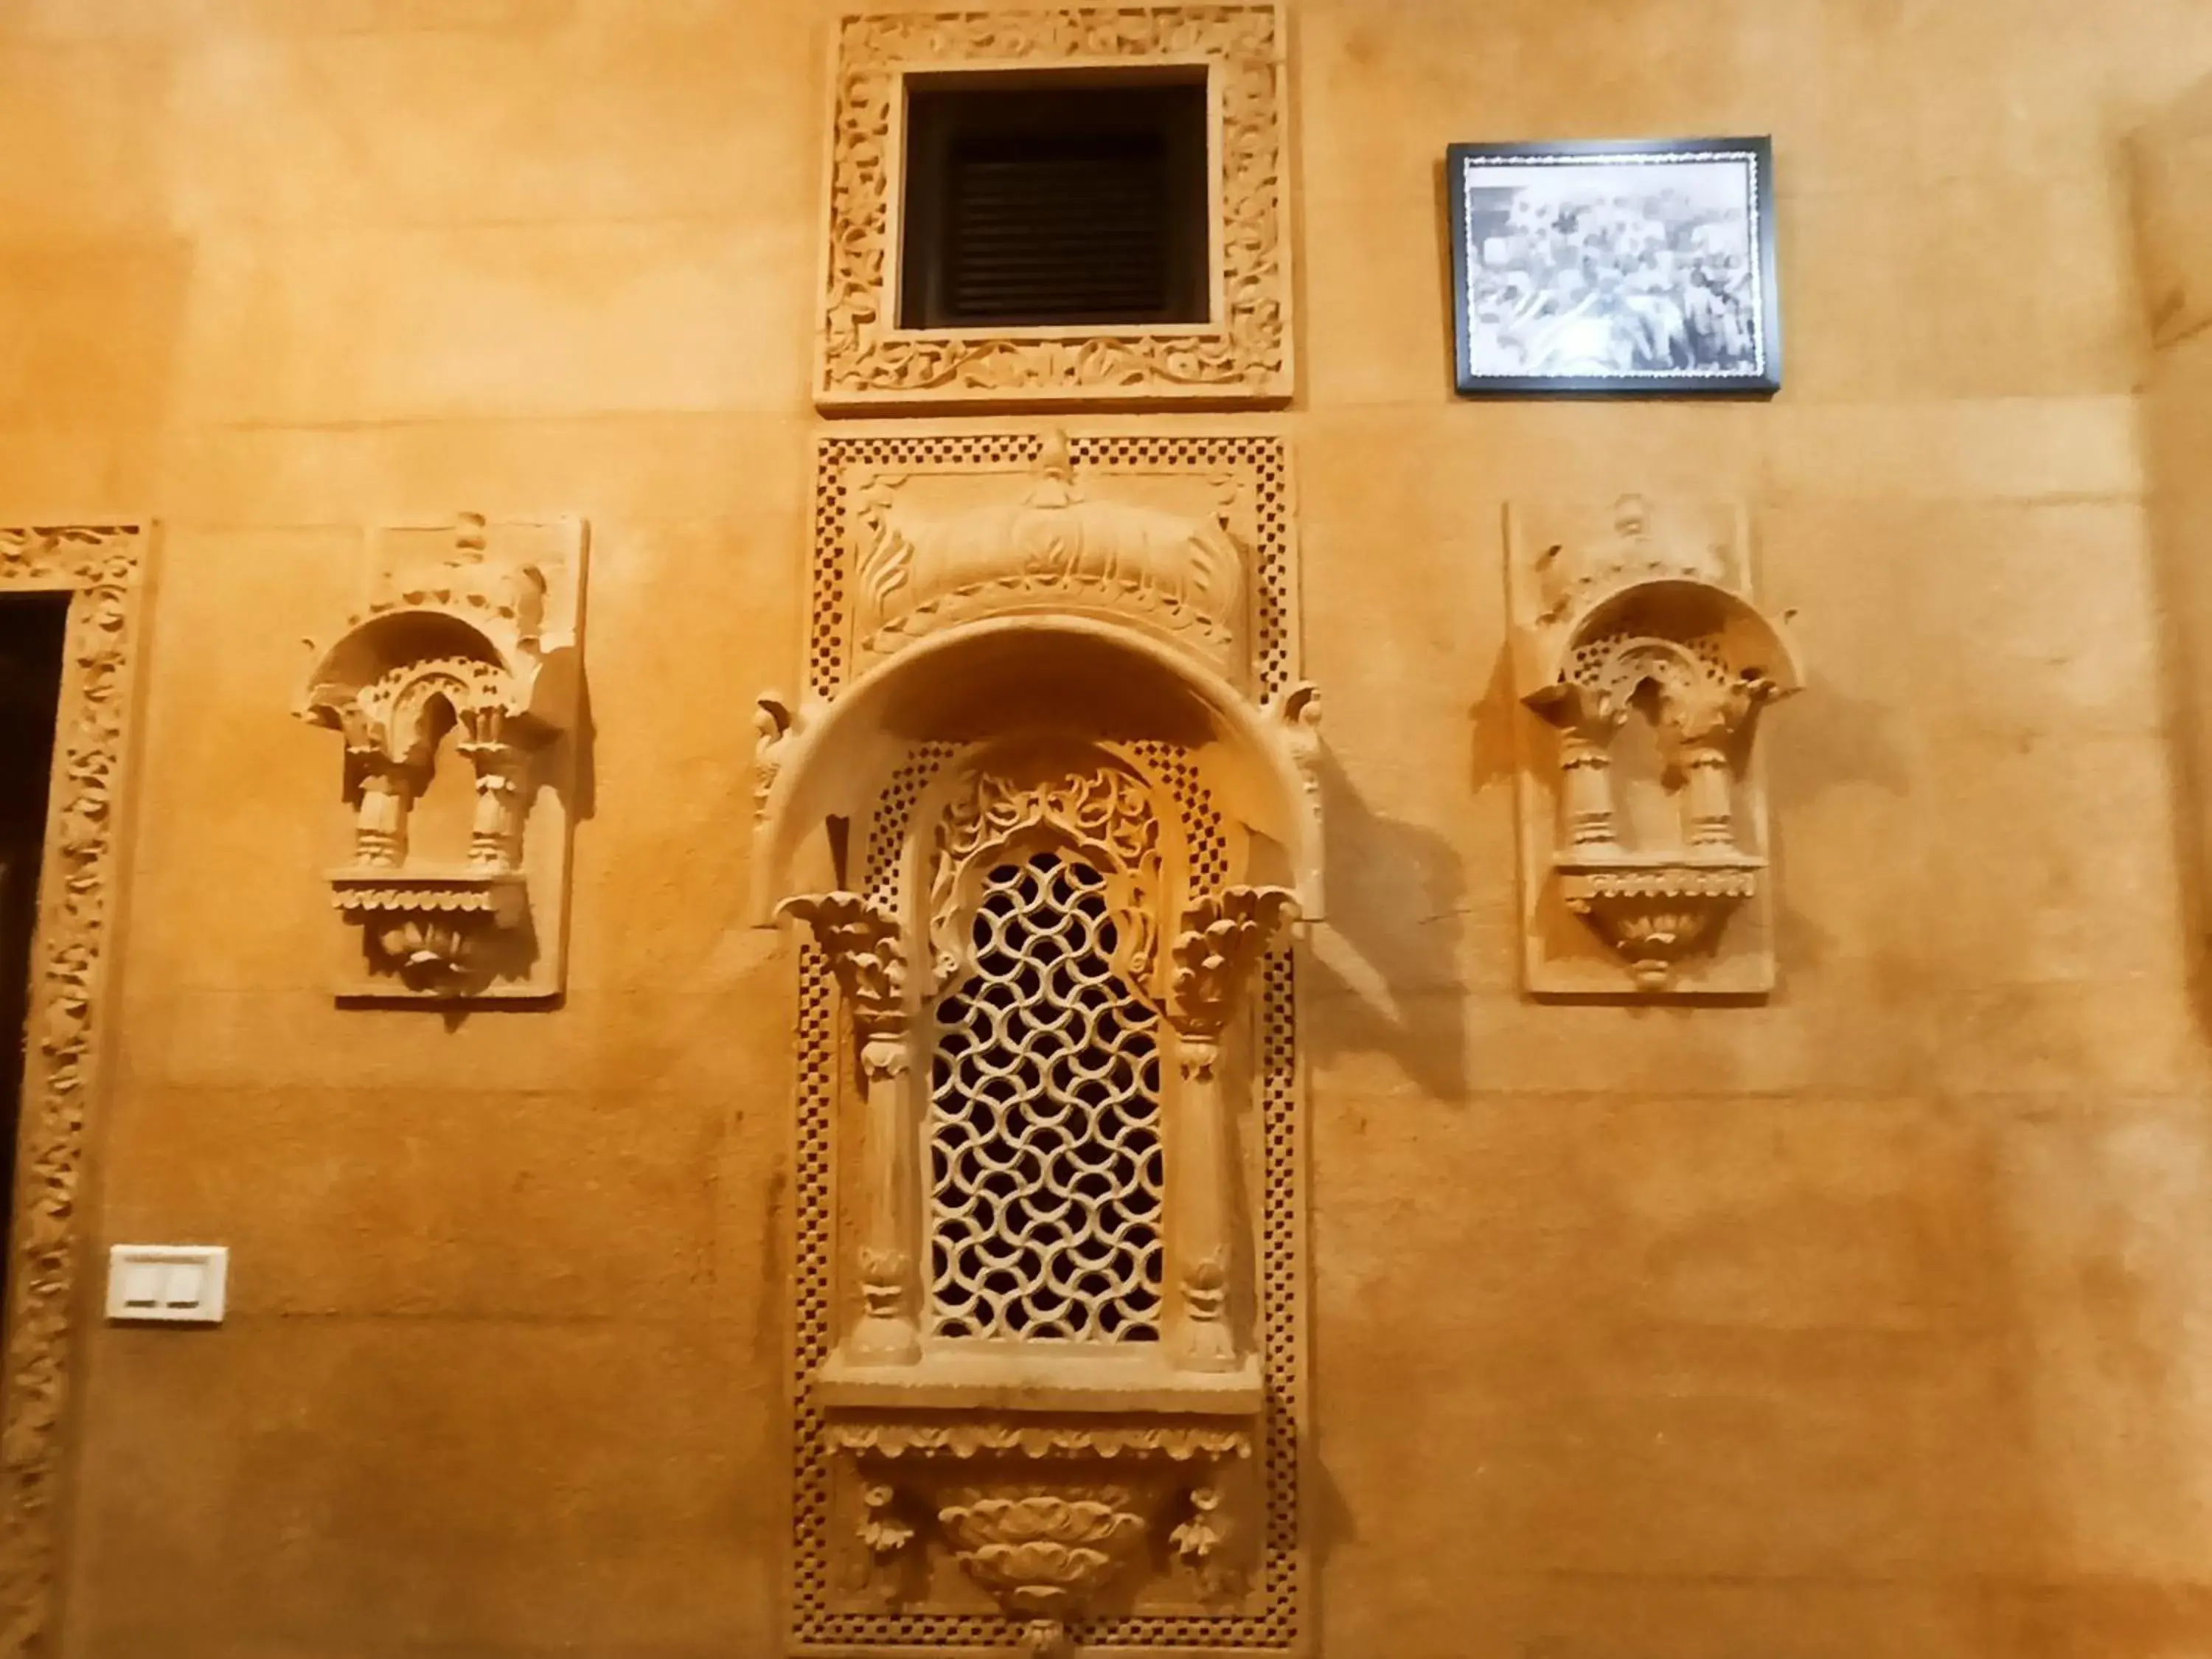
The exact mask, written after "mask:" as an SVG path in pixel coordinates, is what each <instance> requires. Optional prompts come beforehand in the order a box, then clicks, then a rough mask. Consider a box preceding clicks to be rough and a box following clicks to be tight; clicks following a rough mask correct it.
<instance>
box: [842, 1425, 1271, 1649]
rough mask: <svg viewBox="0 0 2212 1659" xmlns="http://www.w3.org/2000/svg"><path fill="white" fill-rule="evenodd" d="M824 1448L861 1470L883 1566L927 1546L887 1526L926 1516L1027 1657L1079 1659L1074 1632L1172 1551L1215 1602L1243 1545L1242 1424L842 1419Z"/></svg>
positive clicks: (872, 1536)
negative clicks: (1231, 1488) (1237, 1521)
mask: <svg viewBox="0 0 2212 1659" xmlns="http://www.w3.org/2000/svg"><path fill="white" fill-rule="evenodd" d="M824 1443H825V1446H826V1449H828V1450H829V1453H830V1455H832V1456H833V1457H836V1458H840V1459H842V1460H845V1461H847V1462H849V1463H850V1464H851V1465H852V1466H853V1467H854V1468H855V1470H856V1471H857V1474H858V1479H859V1481H860V1487H859V1491H860V1522H859V1528H860V1543H861V1544H862V1545H863V1547H865V1548H866V1550H867V1551H868V1552H869V1553H870V1554H871V1556H872V1558H874V1559H877V1560H878V1561H879V1562H880V1561H883V1560H884V1559H887V1558H889V1557H890V1556H893V1555H896V1554H897V1553H901V1552H903V1551H906V1550H909V1549H912V1548H914V1547H916V1546H917V1545H918V1544H919V1543H921V1542H922V1541H923V1540H922V1539H921V1534H919V1533H918V1532H917V1530H916V1529H915V1527H914V1526H913V1525H912V1524H911V1523H910V1522H908V1521H906V1520H905V1519H903V1518H895V1519H891V1520H889V1521H888V1522H887V1520H886V1517H902V1516H906V1515H914V1516H927V1517H928V1518H929V1519H930V1520H932V1521H933V1522H935V1528H934V1534H933V1538H932V1539H931V1540H930V1541H929V1542H930V1543H932V1544H933V1547H936V1548H939V1549H941V1550H942V1552H943V1553H945V1555H947V1556H949V1557H950V1558H951V1559H952V1560H953V1561H955V1562H957V1564H958V1565H959V1567H960V1568H961V1570H962V1571H963V1572H964V1573H965V1574H966V1576H967V1577H968V1578H969V1580H970V1581H971V1582H972V1583H975V1585H976V1586H977V1587H978V1588H980V1589H983V1590H985V1591H986V1592H987V1593H988V1594H989V1595H991V1596H992V1597H993V1598H994V1600H995V1601H998V1603H999V1604H1000V1607H1003V1608H1004V1609H1005V1611H1006V1613H1007V1615H1008V1616H1009V1617H1010V1618H1012V1619H1013V1620H1017V1621H1018V1630H1019V1632H1020V1640H1021V1642H1022V1643H1023V1644H1024V1651H1025V1652H1029V1653H1034V1654H1064V1653H1066V1652H1067V1651H1069V1650H1070V1649H1071V1643H1070V1640H1069V1626H1070V1625H1071V1624H1072V1623H1073V1622H1075V1621H1078V1620H1082V1619H1083V1618H1085V1616H1087V1615H1088V1614H1090V1613H1091V1612H1092V1611H1093V1610H1094V1608H1095V1607H1097V1603H1098V1601H1099V1600H1100V1598H1101V1597H1102V1596H1104V1595H1108V1594H1109V1592H1111V1591H1112V1590H1113V1589H1115V1586H1116V1583H1117V1582H1118V1581H1121V1580H1124V1579H1126V1578H1127V1577H1130V1576H1131V1575H1132V1574H1133V1573H1134V1572H1135V1571H1136V1570H1137V1568H1138V1566H1139V1563H1140V1562H1141V1561H1142V1560H1143V1559H1146V1557H1147V1556H1148V1555H1150V1554H1151V1553H1152V1552H1153V1551H1154V1550H1155V1549H1156V1548H1157V1547H1158V1546H1159V1545H1160V1544H1161V1543H1163V1542H1164V1544H1165V1546H1166V1547H1168V1548H1169V1549H1170V1551H1171V1552H1172V1553H1174V1555H1175V1556H1176V1559H1180V1560H1181V1561H1182V1563H1183V1564H1184V1565H1185V1566H1186V1567H1187V1568H1188V1570H1189V1571H1190V1572H1191V1574H1192V1575H1193V1577H1194V1579H1196V1580H1197V1581H1198V1582H1199V1583H1201V1584H1202V1585H1203V1586H1204V1587H1205V1589H1206V1591H1207V1593H1209V1594H1218V1593H1219V1591H1220V1589H1221V1588H1222V1586H1223V1584H1224V1583H1225V1582H1226V1579H1225V1569H1224V1567H1223V1563H1224V1560H1225V1557H1226V1554H1227V1553H1228V1552H1229V1547H1230V1546H1231V1543H1232V1541H1233V1534H1232V1530H1231V1527H1230V1524H1229V1522H1227V1521H1226V1519H1225V1518H1224V1516H1223V1515H1222V1513H1221V1510H1222V1503H1223V1498H1222V1487H1221V1484H1220V1483H1221V1480H1222V1478H1223V1472H1224V1471H1225V1469H1227V1468H1233V1467H1235V1466H1236V1465H1238V1464H1249V1462H1250V1461H1251V1459H1252V1455H1253V1449H1254V1441H1253V1434H1252V1430H1251V1427H1250V1426H1249V1425H1247V1424H1243V1423H1200V1422H1191V1421H1184V1422H1179V1423H1163V1424H1152V1425H1146V1426H1143V1427H1132V1426H1126V1425H1115V1424H1112V1423H1106V1422H1099V1423H1079V1422H1073V1421H1068V1420H1061V1421H1057V1422H1054V1423H1050V1424H1024V1423H1020V1422H1017V1421H1012V1420H1009V1419H1005V1418H993V1417H978V1416H973V1415H968V1416H963V1417H962V1418H959V1419H954V1420H950V1421H939V1422H926V1421H915V1420H897V1419H881V1418H878V1419H869V1420H861V1421H848V1420H836V1419H833V1420H832V1421H831V1422H830V1424H829V1425H828V1427H827V1428H826V1429H825V1431H824ZM1174 1516H1181V1517H1182V1518H1181V1519H1179V1520H1173V1521H1172V1524H1171V1525H1170V1521H1171V1518H1172V1517H1174ZM1163 1527H1169V1530H1168V1532H1167V1533H1166V1534H1165V1535H1164V1538H1163V1536H1162V1534H1161V1528H1163ZM887 1546H888V1547H887Z"/></svg>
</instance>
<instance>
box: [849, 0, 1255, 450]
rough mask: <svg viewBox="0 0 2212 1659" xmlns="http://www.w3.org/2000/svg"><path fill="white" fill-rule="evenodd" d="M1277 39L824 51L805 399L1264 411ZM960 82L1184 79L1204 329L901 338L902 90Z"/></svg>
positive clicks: (1236, 9) (1242, 32) (1218, 30)
mask: <svg viewBox="0 0 2212 1659" xmlns="http://www.w3.org/2000/svg"><path fill="white" fill-rule="evenodd" d="M1284 41H1285V32H1284V26H1283V18H1282V15H1281V13H1280V11H1279V9H1278V8H1276V7H1275V6H1273V5H1267V4H1258V5H1255V4H1234V3H1232V4H1225V5H1133V6H1123V7H1103V8H1085V9H1075V8H1067V9H1056V10H1043V11H1031V10H1023V9H1012V8H1009V9H976V10H965V11H945V12H927V11H908V12H897V13H881V14H873V15H859V16H851V17H848V18H847V19H845V21H844V23H843V26H842V29H841V31H840V33H839V36H838V44H837V65H836V100H835V101H836V125H835V128H834V130H833V133H832V137H831V149H830V181H829V224H828V228H827V233H826V234H827V240H828V249H829V252H828V258H827V260H826V262H825V266H824V270H825V286H824V290H823V296H822V313H821V318H820V322H819V325H818V329H817V343H816V350H815V401H816V402H817V404H820V405H821V406H822V407H823V408H824V409H829V410H860V409H866V408H869V407H871V406H878V405H896V404H908V405H911V404H942V405H950V406H957V405H960V404H970V405H972V404H979V403H980V404H994V405H1004V404H1009V403H1026V404H1040V403H1042V404H1073V403H1121V404H1129V403H1140V402H1148V401H1152V400H1156V399H1170V400H1176V399H1181V400H1189V399H1202V400H1204V401H1206V402H1207V403H1210V404H1222V403H1232V402H1233V403H1280V402H1283V401H1285V400H1286V399H1287V398H1289V397H1290V395H1291V326H1290V311H1291V255H1290V247H1291V243H1290V237H1289V234H1288V227H1287V220H1288V214H1289V206H1288V191H1287V188H1286V181H1285V168H1284V161H1283V157H1284V110H1283V105H1284V96H1283V86H1284V79H1285V76H1284V61H1283V58H1284ZM968 67H973V68H977V69H988V70H992V71H995V72H1001V73H1003V72H1005V71H1006V70H1010V69H1016V70H1022V69H1030V70H1062V71H1065V70H1079V71H1085V72H1089V73H1093V74H1097V73H1111V72H1113V71H1115V70H1145V69H1147V68H1149V69H1152V70H1168V71H1170V72H1182V73H1190V72H1193V71H1196V72H1197V73H1200V74H1202V75H1203V76H1205V77H1206V80H1207V82H1209V85H1210V88H1211V91H1212V97H1213V100H1214V104H1215V107H1216V108H1217V110H1218V127H1217V131H1216V137H1215V138H1214V140H1213V142H1212V145H1211V155H1210V161H1211V166H1212V171H1213V173H1214V177H1215V181H1216V188H1215V190H1214V191H1212V198H1213V201H1214V204H1215V206H1214V220H1215V222H1214V226H1213V232H1212V236H1211V237H1210V238H1209V242H1210V245H1211V246H1212V248H1213V249H1214V250H1215V254H1214V270H1213V271H1212V281H1211V283H1209V289H1210V292H1211V295H1212V297H1211V301H1210V304H1209V313H1210V315H1209V318H1208V320H1207V321H1206V322H1204V323H1200V324H1191V325H1178V326H1175V327H1146V326H1143V325H1133V326H1121V327H1105V326H1090V327H1084V326H1069V327H1066V328H1059V329H1021V330H1002V331H992V330H989V329H958V330H920V329H908V328H902V327H901V326H900V325H899V324H898V289H899V275H898V269H897V264H898V261H897V256H896V214H895V209H894V201H895V197H896V189H897V185H898V181H899V180H900V179H902V176H903V162H902V155H901V145H902V138H903V131H904V124H903V122H902V120H901V119H900V118H899V112H900V111H901V110H902V108H903V107H904V105H905V100H906V81H907V78H908V76H910V75H915V74H921V73H931V72H936V71H942V70H960V69H963V68H968Z"/></svg>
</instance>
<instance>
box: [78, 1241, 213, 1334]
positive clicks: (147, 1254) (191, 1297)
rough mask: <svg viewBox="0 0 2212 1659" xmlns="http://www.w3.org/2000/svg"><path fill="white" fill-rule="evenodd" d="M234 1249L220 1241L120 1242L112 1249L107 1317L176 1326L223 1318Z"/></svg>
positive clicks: (206, 1322)
mask: <svg viewBox="0 0 2212 1659" xmlns="http://www.w3.org/2000/svg"><path fill="white" fill-rule="evenodd" d="M229 1271H230V1251H229V1249H228V1248H227V1247H226V1246H224V1245H221V1244H117V1245H114V1246H112V1248H111V1249H109V1250H108V1253H107V1316H108V1317H109V1318H110V1319H130V1320H141V1319H150V1320H158V1321H161V1322H165V1323H168V1324H174V1325H216V1324H220V1323H222V1291H223V1281H224V1279H226V1278H227V1277H228V1274H229Z"/></svg>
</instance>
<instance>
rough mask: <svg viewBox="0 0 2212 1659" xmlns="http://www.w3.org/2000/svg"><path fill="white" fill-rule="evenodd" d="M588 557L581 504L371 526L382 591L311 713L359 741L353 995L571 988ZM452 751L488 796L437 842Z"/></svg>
mask: <svg viewBox="0 0 2212 1659" xmlns="http://www.w3.org/2000/svg"><path fill="white" fill-rule="evenodd" d="M584 558H585V542H584V532H583V526H582V525H581V524H580V522H578V521H575V520H559V521H556V522H553V523H548V524H488V523H486V522H485V520H483V519H482V518H481V517H479V516H477V515H475V514H466V513H465V514H463V515H462V516H461V518H460V519H459V520H458V521H457V522H455V523H454V524H452V525H448V526H435V527H432V528H425V529H413V528H407V529H386V530H384V531H381V532H378V534H377V536H376V537H375V538H374V558H373V561H372V569H371V574H370V580H369V593H368V600H367V602H366V603H365V605H363V606H362V609H361V611H358V612H356V614H355V615H354V616H353V617H351V618H350V619H349V623H348V624H347V628H346V630H345V632H344V633H343V635H341V636H340V637H339V638H338V640H337V643H336V644H334V645H332V646H331V647H329V648H328V649H326V650H323V651H320V652H319V653H318V655H317V664H316V667H315V670H314V672H313V675H312V676H311V678H310V680H309V683H308V688H307V695H306V696H305V697H304V699H303V700H302V702H301V707H300V709H299V714H300V716H301V719H303V720H307V721H308V722H310V723H311V724H313V725H318V726H330V727H331V728H333V729H334V730H336V731H337V732H341V733H342V734H343V737H344V738H345V749H346V774H345V789H346V797H347V800H348V803H349V806H350V808H351V815H352V831H353V834H352V840H353V858H352V861H351V863H350V864H349V865H348V866H344V867H343V868H341V869H339V870H338V871H337V872H335V873H333V875H332V876H331V890H332V899H333V903H334V905H335V907H336V908H337V911H338V913H339V915H341V916H343V918H344V919H345V920H346V921H348V922H349V923H351V924H353V925H354V926H355V927H357V928H359V929H360V932H361V936H362V948H361V950H360V951H358V952H355V953H349V954H350V955H351V957H352V958H353V959H352V960H351V962H350V963H349V967H348V969H347V970H346V971H345V973H344V974H343V976H342V978H341V981H340V986H339V990H340V994H341V995H343V996H349V997H356V998H370V999H376V1000H384V999H387V998H399V999H421V998H428V999H438V1000H491V999H511V998H544V997H550V996H553V995H556V994H558V993H559V991H560V989H561V984H562V951H563V944H564V935H565V933H566V932H567V927H566V909H567V903H568V835H569V815H570V810H571V807H570V797H571V795H572V794H573V793H574V776H575V766H576V760H575V754H574V741H573V732H574V724H575V718H576V710H577V707H578V703H579V696H580V691H579V677H580V665H579V653H580V649H581V644H582V624H583V582H584ZM449 739H450V741H449ZM441 750H444V751H445V752H447V753H448V754H450V755H451V757H453V760H454V761H455V762H457V763H459V764H461V765H463V766H465V767H466V768H467V769H468V771H469V775H470V781H471V793H472V798H473V799H472V805H471V811H470V813H469V815H468V820H467V823H466V824H465V826H462V825H458V824H456V825H447V826H442V827H443V828H444V829H445V834H446V838H447V845H446V846H444V847H442V848H440V847H435V846H430V845H426V844H425V842H426V840H427V837H426V836H425V835H424V834H423V833H422V828H423V826H422V823H421V822H420V820H421V819H422V811H423V798H424V796H425V794H426V793H427V792H428V788H429V786H430V783H431V781H432V778H433V776H434V775H435V771H436V769H437V767H438V765H439V757H440V754H441Z"/></svg>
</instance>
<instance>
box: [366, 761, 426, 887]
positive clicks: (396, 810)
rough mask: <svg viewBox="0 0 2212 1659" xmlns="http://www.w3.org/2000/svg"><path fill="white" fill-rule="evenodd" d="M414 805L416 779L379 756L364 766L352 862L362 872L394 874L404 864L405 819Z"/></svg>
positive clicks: (401, 767)
mask: <svg viewBox="0 0 2212 1659" xmlns="http://www.w3.org/2000/svg"><path fill="white" fill-rule="evenodd" d="M414 805H415V779H414V777H413V775H411V774H410V772H409V771H408V769H406V768H405V767H404V766H400V765H398V764H396V763H393V762H392V761H390V760H388V759H386V757H384V756H382V755H376V756H374V758H372V759H370V760H369V761H368V763H366V764H365V765H363V767H362V774H361V800H360V803H359V805H357V806H356V809H355V815H354V835H353V849H354V853H353V855H354V862H355V863H356V864H357V865H359V866H361V867H362V869H364V870H396V869H398V867H399V866H401V865H403V864H404V863H406V862H407V815H408V813H409V811H410V810H412V808H413V806H414Z"/></svg>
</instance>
